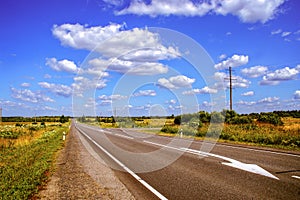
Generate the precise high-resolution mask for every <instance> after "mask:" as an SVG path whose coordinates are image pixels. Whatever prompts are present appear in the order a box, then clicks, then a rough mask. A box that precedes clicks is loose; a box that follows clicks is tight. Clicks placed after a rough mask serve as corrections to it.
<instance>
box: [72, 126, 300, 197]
mask: <svg viewBox="0 0 300 200" xmlns="http://www.w3.org/2000/svg"><path fill="white" fill-rule="evenodd" d="M76 128H77V129H78V130H79V132H78V134H80V135H81V136H80V138H81V139H82V140H85V141H87V142H88V143H86V144H88V146H87V145H86V147H87V148H89V149H90V153H92V154H93V153H97V154H98V155H100V157H101V158H102V159H103V160H104V161H105V162H106V163H107V164H108V165H109V166H110V167H111V168H113V169H114V172H115V175H116V176H117V177H118V178H119V179H120V180H121V181H122V182H123V183H124V185H125V186H126V187H127V188H128V190H129V191H130V192H131V193H132V194H133V195H134V196H135V197H136V199H299V196H300V154H297V153H298V152H296V153H290V152H285V151H278V150H274V151H272V150H269V149H263V148H249V147H246V146H235V145H224V144H218V143H217V144H216V145H214V147H213V149H212V150H211V151H209V152H208V151H204V150H203V148H204V146H203V142H201V141H192V140H187V139H180V138H169V137H162V136H156V135H148V134H144V133H138V132H136V131H135V130H129V129H127V130H121V129H101V128H98V127H93V126H87V125H83V124H79V123H77V124H76ZM201 146H202V149H201Z"/></svg>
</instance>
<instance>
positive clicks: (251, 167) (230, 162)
mask: <svg viewBox="0 0 300 200" xmlns="http://www.w3.org/2000/svg"><path fill="white" fill-rule="evenodd" d="M143 142H145V143H149V144H152V145H157V146H161V147H166V148H170V149H175V150H178V151H183V152H186V153H191V154H196V155H200V156H205V157H206V156H211V157H215V158H219V159H221V160H225V161H227V162H222V164H223V165H227V166H230V167H234V168H237V169H241V170H244V171H247V172H251V173H255V174H259V175H262V176H266V177H269V178H273V179H276V180H279V178H277V177H276V176H274V175H273V174H271V173H270V172H268V171H267V170H265V169H263V168H261V167H260V166H258V165H255V164H247V163H243V162H240V161H238V160H234V159H232V158H228V157H225V156H220V155H217V154H213V153H207V152H204V151H198V150H194V149H188V148H176V147H171V146H167V145H163V144H159V143H154V142H149V141H146V140H144V141H143Z"/></svg>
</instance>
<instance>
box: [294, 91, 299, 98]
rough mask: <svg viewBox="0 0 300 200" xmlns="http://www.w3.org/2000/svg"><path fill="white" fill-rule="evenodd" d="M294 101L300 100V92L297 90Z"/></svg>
mask: <svg viewBox="0 0 300 200" xmlns="http://www.w3.org/2000/svg"><path fill="white" fill-rule="evenodd" d="M294 99H300V90H296V91H295V93H294Z"/></svg>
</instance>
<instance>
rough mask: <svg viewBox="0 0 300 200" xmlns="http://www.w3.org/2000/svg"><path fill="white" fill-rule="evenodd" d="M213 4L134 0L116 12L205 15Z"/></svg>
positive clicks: (185, 1)
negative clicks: (147, 2)
mask: <svg viewBox="0 0 300 200" xmlns="http://www.w3.org/2000/svg"><path fill="white" fill-rule="evenodd" d="M213 6H214V5H212V4H209V3H206V2H203V3H199V4H194V3H193V2H191V1H189V0H177V1H172V0H152V1H151V3H149V4H146V3H144V2H143V1H136V0H133V1H131V3H130V5H129V7H128V8H125V9H123V10H121V11H119V12H116V14H117V15H124V14H137V15H150V16H152V17H156V16H159V15H164V16H169V15H183V16H203V15H205V14H207V13H208V12H209V11H210V10H211V9H212V8H213Z"/></svg>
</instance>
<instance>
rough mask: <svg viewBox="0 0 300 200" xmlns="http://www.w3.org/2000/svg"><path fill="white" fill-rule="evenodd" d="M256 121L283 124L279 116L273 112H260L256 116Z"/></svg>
mask: <svg viewBox="0 0 300 200" xmlns="http://www.w3.org/2000/svg"><path fill="white" fill-rule="evenodd" d="M257 121H258V122H263V123H270V124H273V125H275V126H281V125H283V122H282V121H281V118H280V117H279V116H278V115H277V114H274V113H261V114H260V115H259V116H258V119H257Z"/></svg>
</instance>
